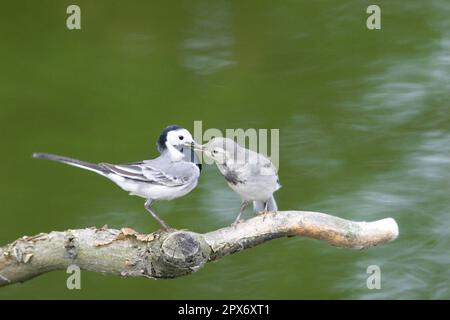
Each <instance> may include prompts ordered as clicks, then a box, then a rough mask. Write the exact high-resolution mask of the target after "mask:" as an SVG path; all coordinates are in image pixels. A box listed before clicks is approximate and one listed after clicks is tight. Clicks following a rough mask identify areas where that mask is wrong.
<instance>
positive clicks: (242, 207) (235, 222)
mask: <svg viewBox="0 0 450 320" xmlns="http://www.w3.org/2000/svg"><path fill="white" fill-rule="evenodd" d="M249 203H250V202H249V201H246V200H244V201H243V202H242V205H241V209H240V210H239V214H238V216H237V217H236V220H234V222H233V223H232V224H231V225H232V226H235V225H237V224H238V223H239V220H240V219H241V215H242V213H243V212H244V211H245V209H246V208H247V206H248V204H249Z"/></svg>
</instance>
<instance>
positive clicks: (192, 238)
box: [150, 231, 211, 278]
mask: <svg viewBox="0 0 450 320" xmlns="http://www.w3.org/2000/svg"><path fill="white" fill-rule="evenodd" d="M160 241H161V242H160V244H161V247H160V253H161V254H160V255H157V259H156V260H153V261H150V267H151V272H150V274H151V276H152V277H155V278H175V277H179V276H182V275H186V274H189V273H192V272H195V271H197V270H198V269H199V268H201V267H202V266H203V265H204V264H205V263H206V262H208V260H209V257H210V251H211V249H210V247H209V245H208V243H207V242H206V241H205V239H204V237H203V236H202V235H200V234H198V233H194V232H189V231H176V232H173V233H168V234H165V235H163V236H162V237H161V239H160Z"/></svg>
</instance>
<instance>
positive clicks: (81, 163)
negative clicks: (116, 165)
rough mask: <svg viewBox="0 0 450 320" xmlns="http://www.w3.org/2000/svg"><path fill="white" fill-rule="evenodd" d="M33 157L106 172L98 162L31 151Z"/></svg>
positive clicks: (103, 173) (101, 172) (99, 172)
mask: <svg viewBox="0 0 450 320" xmlns="http://www.w3.org/2000/svg"><path fill="white" fill-rule="evenodd" d="M33 158H37V159H46V160H51V161H57V162H62V163H65V164H68V165H71V166H74V167H78V168H82V169H86V170H89V171H93V172H96V173H98V174H101V175H105V174H106V173H108V171H107V170H106V169H105V168H102V167H101V166H100V165H98V164H94V163H89V162H85V161H81V160H77V159H73V158H68V157H63V156H58V155H56V154H50V153H33Z"/></svg>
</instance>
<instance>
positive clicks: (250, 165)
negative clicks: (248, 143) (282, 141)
mask: <svg viewBox="0 0 450 320" xmlns="http://www.w3.org/2000/svg"><path fill="white" fill-rule="evenodd" d="M246 151H247V152H248V154H247V157H248V161H246V163H245V166H244V167H243V171H246V172H248V173H249V174H250V173H253V174H261V175H277V173H278V170H277V168H276V167H275V165H274V164H273V163H272V161H270V160H269V159H268V158H266V157H265V156H263V155H262V154H259V153H256V152H254V151H252V150H246ZM244 168H245V169H244Z"/></svg>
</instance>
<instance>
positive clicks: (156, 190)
mask: <svg viewBox="0 0 450 320" xmlns="http://www.w3.org/2000/svg"><path fill="white" fill-rule="evenodd" d="M156 145H157V148H158V151H159V153H160V155H159V157H157V158H155V159H152V160H142V161H137V162H132V163H126V164H109V163H99V164H94V163H88V162H84V161H81V160H77V159H73V158H68V157H63V156H58V155H54V154H49V153H35V154H33V157H34V158H40V159H47V160H53V161H58V162H62V163H65V164H68V165H72V166H75V167H79V168H82V169H86V170H90V171H93V172H96V173H98V174H100V175H102V176H104V177H106V178H108V179H110V180H112V181H113V182H115V183H116V184H117V185H118V186H119V187H121V188H122V189H123V190H125V191H127V192H128V193H129V194H130V195H136V196H140V197H142V198H145V199H146V201H145V208H146V209H147V210H148V211H149V212H150V214H151V215H152V216H153V217H154V218H155V219H156V220H157V221H158V223H159V224H160V226H161V228H162V229H163V230H165V231H168V230H171V229H172V228H170V227H169V225H168V224H167V223H166V222H165V221H164V220H162V219H161V218H160V217H159V215H158V214H157V213H156V212H155V210H154V209H153V204H154V202H155V201H159V200H172V199H176V198H179V197H182V196H184V195H186V194H188V193H189V192H191V191H192V190H193V189H194V188H195V187H196V186H197V183H198V179H199V177H200V172H201V169H202V165H201V163H200V161H199V159H198V157H197V154H196V153H195V151H197V152H202V153H203V154H205V155H206V156H207V157H209V158H211V159H212V160H214V162H215V163H216V165H217V168H218V169H219V171H220V173H221V174H222V175H223V176H224V178H225V180H226V182H227V183H228V185H229V186H230V188H231V189H233V190H234V191H235V192H236V193H237V194H239V195H240V197H241V199H242V205H241V208H240V211H239V214H238V216H237V217H236V220H235V221H234V223H233V225H236V224H238V223H239V222H240V221H241V220H240V218H241V215H242V213H243V212H244V210H245V209H246V207H247V206H248V205H249V204H250V203H251V202H253V207H254V210H255V211H256V212H258V213H267V212H276V211H277V204H276V202H275V199H274V197H273V193H274V192H275V191H277V190H278V189H279V188H280V187H281V185H280V184H279V180H278V173H277V169H276V167H275V166H274V165H273V163H272V162H271V161H270V160H269V159H268V158H266V157H264V156H263V155H261V154H259V153H257V152H254V151H252V150H249V149H246V148H244V147H242V146H240V145H239V144H237V143H235V142H234V141H233V140H232V139H228V138H222V137H216V138H213V139H211V140H210V141H209V142H208V143H206V144H204V145H200V144H198V143H196V142H195V141H194V139H193V138H192V135H191V134H190V132H189V131H188V130H186V129H184V128H182V127H180V126H177V125H171V126H168V127H166V128H165V129H164V130H163V131H162V132H161V134H160V135H159V138H158V140H157V142H156Z"/></svg>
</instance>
